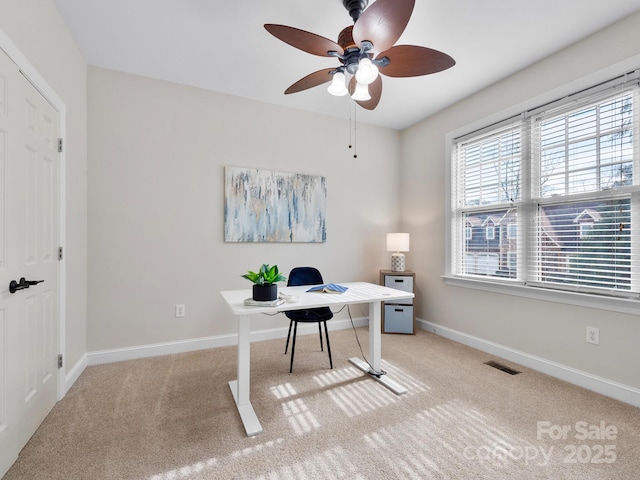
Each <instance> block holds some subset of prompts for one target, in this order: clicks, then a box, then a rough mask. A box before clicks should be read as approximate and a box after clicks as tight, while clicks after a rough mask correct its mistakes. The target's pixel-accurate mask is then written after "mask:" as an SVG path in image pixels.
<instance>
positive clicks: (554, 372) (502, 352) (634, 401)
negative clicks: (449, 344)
mask: <svg viewBox="0 0 640 480" xmlns="http://www.w3.org/2000/svg"><path fill="white" fill-rule="evenodd" d="M416 321H417V323H418V326H419V327H420V328H422V329H423V330H426V331H428V332H431V333H435V334H436V335H439V336H441V337H445V338H448V339H450V340H454V341H456V342H458V343H462V344H463V345H467V346H469V347H473V348H476V349H478V350H481V351H483V352H487V353H491V354H492V355H497V356H499V357H501V358H504V359H505V360H510V361H512V362H515V363H518V364H520V365H522V366H524V367H527V368H531V369H533V370H537V371H538V372H542V373H544V374H546V375H549V376H552V377H555V378H559V379H560V380H564V381H565V382H569V383H572V384H574V385H578V386H580V387H583V388H586V389H588V390H591V391H593V392H597V393H600V394H602V395H606V396H607V397H611V398H615V399H616V400H620V401H621V402H624V403H628V404H631V405H633V406H635V407H640V390H638V389H637V388H634V387H630V386H628V385H624V384H621V383H617V382H614V381H612V380H609V379H607V378H603V377H598V376H596V375H592V374H590V373H587V372H584V371H582V370H577V369H575V368H572V367H568V366H566V365H562V364H560V363H556V362H553V361H551V360H547V359H545V358H542V357H537V356H535V355H530V354H528V353H524V352H520V351H518V350H514V349H512V348H509V347H505V346H504V345H500V344H497V343H493V342H490V341H487V340H485V339H482V338H479V337H475V336H473V335H468V334H466V333H463V332H459V331H457V330H453V329H451V328H447V327H443V326H441V325H438V324H437V323H432V322H428V321H426V320H422V319H416Z"/></svg>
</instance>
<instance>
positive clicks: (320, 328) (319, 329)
mask: <svg viewBox="0 0 640 480" xmlns="http://www.w3.org/2000/svg"><path fill="white" fill-rule="evenodd" d="M318 335H319V336H320V351H321V352H324V348H323V347H322V325H321V324H320V322H318Z"/></svg>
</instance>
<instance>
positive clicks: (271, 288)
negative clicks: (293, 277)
mask: <svg viewBox="0 0 640 480" xmlns="http://www.w3.org/2000/svg"><path fill="white" fill-rule="evenodd" d="M242 278H246V279H247V280H249V281H251V282H253V299H254V300H256V301H259V302H270V301H273V300H275V299H276V298H278V286H277V285H276V282H283V281H285V280H286V279H287V278H286V277H285V276H284V275H281V274H280V272H279V271H278V266H277V265H273V266H269V265H267V264H266V263H265V264H263V265H262V266H261V267H260V270H258V272H252V271H251V270H249V271H248V272H247V273H245V274H244V275H242Z"/></svg>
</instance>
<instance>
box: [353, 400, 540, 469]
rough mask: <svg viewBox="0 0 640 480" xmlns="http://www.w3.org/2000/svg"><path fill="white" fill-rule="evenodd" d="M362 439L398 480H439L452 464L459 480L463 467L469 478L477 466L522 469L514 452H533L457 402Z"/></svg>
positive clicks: (515, 437)
mask: <svg viewBox="0 0 640 480" xmlns="http://www.w3.org/2000/svg"><path fill="white" fill-rule="evenodd" d="M363 438H364V441H365V442H366V443H367V444H368V445H369V446H370V448H371V449H374V450H375V451H378V452H379V453H380V458H389V459H393V461H392V462H390V463H389V466H390V468H392V469H393V470H394V471H395V473H396V475H398V477H402V478H405V477H406V478H443V476H445V472H448V471H451V468H452V465H459V466H460V469H461V470H460V472H459V473H460V474H462V476H463V477H464V476H465V469H469V468H471V470H469V472H468V474H469V475H472V474H473V472H474V471H475V472H476V473H477V467H478V466H480V467H481V468H484V469H486V471H487V472H491V471H496V470H501V469H503V468H505V467H507V466H508V465H513V464H515V463H521V464H522V466H523V467H526V466H528V465H525V464H524V457H521V456H519V452H525V451H526V449H527V448H529V449H531V448H535V447H534V446H532V445H531V443H530V442H527V441H526V440H524V439H523V438H520V437H518V436H514V435H512V434H510V433H509V432H508V431H505V430H504V429H501V428H500V425H499V424H497V425H496V423H495V420H493V419H491V418H489V417H487V416H485V415H483V414H481V413H480V412H478V411H477V410H474V409H473V408H470V407H469V406H467V405H465V404H464V403H463V402H460V401H457V400H454V401H451V402H447V403H446V404H442V405H438V406H435V407H433V408H430V409H428V410H424V411H423V412H420V413H418V414H417V415H415V416H414V417H413V418H412V419H411V420H407V421H405V422H402V423H399V424H397V425H392V426H388V427H385V428H382V429H379V430H377V431H375V432H372V433H369V434H366V435H364V437H363ZM488 474H489V473H488Z"/></svg>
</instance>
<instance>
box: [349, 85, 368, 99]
mask: <svg viewBox="0 0 640 480" xmlns="http://www.w3.org/2000/svg"><path fill="white" fill-rule="evenodd" d="M351 98H353V99H354V100H356V101H365V100H371V95H369V87H368V86H367V85H366V84H364V83H360V82H357V83H356V90H355V92H353V95H351Z"/></svg>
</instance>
